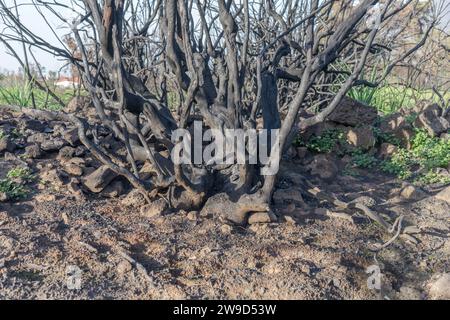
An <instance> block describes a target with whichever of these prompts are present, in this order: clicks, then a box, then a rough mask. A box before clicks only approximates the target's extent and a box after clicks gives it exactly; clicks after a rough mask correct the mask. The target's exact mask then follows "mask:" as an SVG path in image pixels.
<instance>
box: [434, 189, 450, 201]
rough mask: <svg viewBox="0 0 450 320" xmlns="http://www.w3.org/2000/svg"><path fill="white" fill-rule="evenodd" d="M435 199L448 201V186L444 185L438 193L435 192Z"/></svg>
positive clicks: (449, 191)
mask: <svg viewBox="0 0 450 320" xmlns="http://www.w3.org/2000/svg"><path fill="white" fill-rule="evenodd" d="M435 197H436V199H439V200H442V201H446V202H447V203H450V186H448V187H446V188H445V189H443V190H441V191H440V192H439V193H438V194H436V196H435Z"/></svg>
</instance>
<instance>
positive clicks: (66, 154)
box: [58, 146, 76, 160]
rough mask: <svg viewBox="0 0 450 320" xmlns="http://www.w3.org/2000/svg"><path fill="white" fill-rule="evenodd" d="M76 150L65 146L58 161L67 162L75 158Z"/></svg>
mask: <svg viewBox="0 0 450 320" xmlns="http://www.w3.org/2000/svg"><path fill="white" fill-rule="evenodd" d="M75 150H76V149H75V148H72V147H69V146H65V147H63V148H61V149H60V150H59V153H58V159H59V160H67V159H71V158H73V156H74V155H75Z"/></svg>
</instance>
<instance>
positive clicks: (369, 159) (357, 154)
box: [352, 149, 378, 168]
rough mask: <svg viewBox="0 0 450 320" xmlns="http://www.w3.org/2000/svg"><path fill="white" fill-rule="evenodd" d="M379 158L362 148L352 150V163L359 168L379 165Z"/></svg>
mask: <svg viewBox="0 0 450 320" xmlns="http://www.w3.org/2000/svg"><path fill="white" fill-rule="evenodd" d="M377 163H378V160H377V159H376V158H375V157H374V156H373V155H371V154H369V153H366V152H364V151H363V150H361V149H356V150H355V151H353V152H352V164H353V166H356V167H359V168H373V167H375V166H376V165H377Z"/></svg>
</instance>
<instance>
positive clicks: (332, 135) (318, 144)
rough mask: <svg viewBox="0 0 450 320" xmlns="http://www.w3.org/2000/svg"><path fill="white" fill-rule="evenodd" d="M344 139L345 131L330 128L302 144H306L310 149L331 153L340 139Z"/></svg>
mask: <svg viewBox="0 0 450 320" xmlns="http://www.w3.org/2000/svg"><path fill="white" fill-rule="evenodd" d="M342 139H344V133H343V132H342V131H340V130H337V129H328V130H325V131H323V132H322V134H321V135H319V136H316V135H313V136H312V137H311V138H310V139H309V141H308V142H306V143H302V142H300V145H305V146H306V147H307V148H308V149H309V150H311V151H315V152H319V153H329V152H331V150H333V148H334V147H335V146H336V144H337V143H338V141H342Z"/></svg>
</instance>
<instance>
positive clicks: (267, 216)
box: [248, 211, 277, 224]
mask: <svg viewBox="0 0 450 320" xmlns="http://www.w3.org/2000/svg"><path fill="white" fill-rule="evenodd" d="M276 221H277V217H276V216H275V215H274V214H273V213H271V212H267V211H262V212H255V213H252V214H251V215H250V217H249V218H248V223H249V224H255V223H270V222H276Z"/></svg>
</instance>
